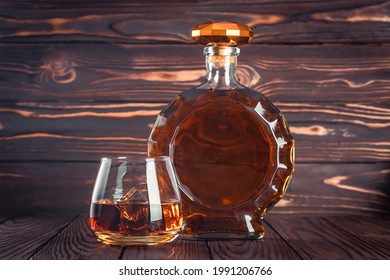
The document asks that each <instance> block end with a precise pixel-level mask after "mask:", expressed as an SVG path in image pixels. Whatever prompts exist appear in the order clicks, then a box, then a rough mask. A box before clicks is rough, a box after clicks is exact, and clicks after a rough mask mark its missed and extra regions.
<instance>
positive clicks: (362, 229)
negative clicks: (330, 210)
mask: <svg viewBox="0 0 390 280" xmlns="http://www.w3.org/2000/svg"><path fill="white" fill-rule="evenodd" d="M326 220H327V221H328V222H329V223H331V224H333V225H334V226H335V227H337V228H340V229H341V230H343V231H345V232H347V233H349V234H351V235H353V236H355V237H356V238H358V239H359V240H360V241H361V242H365V243H367V244H369V245H370V246H372V247H373V248H377V249H378V251H381V252H382V253H384V254H386V255H387V257H388V258H390V219H389V216H388V215H385V216H383V217H380V216H376V217H371V216H350V217H347V216H343V217H327V218H326Z"/></svg>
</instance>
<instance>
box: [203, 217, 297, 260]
mask: <svg viewBox="0 0 390 280" xmlns="http://www.w3.org/2000/svg"><path fill="white" fill-rule="evenodd" d="M264 228H265V236H264V237H263V239H261V240H218V241H217V240H216V241H208V242H207V243H208V246H209V247H210V253H211V257H212V259H219V260H221V259H222V260H226V259H228V260H236V259H240V260H295V259H301V257H300V256H299V255H298V254H297V253H296V252H295V251H294V250H293V249H292V248H291V247H290V246H289V245H288V243H287V242H286V241H284V240H283V239H282V238H281V237H280V236H279V235H278V234H277V233H276V232H275V231H274V230H273V229H272V228H270V227H269V226H268V225H267V224H264Z"/></svg>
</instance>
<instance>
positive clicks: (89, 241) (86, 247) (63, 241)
mask: <svg viewBox="0 0 390 280" xmlns="http://www.w3.org/2000/svg"><path fill="white" fill-rule="evenodd" d="M59 217H60V216H59ZM121 253H122V248H121V247H119V246H107V245H104V244H103V243H101V242H99V241H98V240H97V238H96V237H95V236H94V235H93V233H92V232H91V230H90V229H89V226H88V221H87V217H86V216H85V215H83V216H79V217H78V218H77V219H75V220H74V221H72V223H70V224H69V225H68V226H67V227H66V228H65V229H64V230H63V231H62V232H60V233H59V234H57V235H56V236H55V237H54V238H52V239H51V240H50V242H48V243H47V244H45V246H43V247H42V248H41V249H40V250H39V251H38V252H36V253H35V254H34V255H33V256H32V257H31V259H34V260H41V259H42V260H45V259H46V260H47V259H49V260H74V259H86V260H91V259H92V260H98V259H99V260H101V259H104V260H108V259H119V258H120V256H121Z"/></svg>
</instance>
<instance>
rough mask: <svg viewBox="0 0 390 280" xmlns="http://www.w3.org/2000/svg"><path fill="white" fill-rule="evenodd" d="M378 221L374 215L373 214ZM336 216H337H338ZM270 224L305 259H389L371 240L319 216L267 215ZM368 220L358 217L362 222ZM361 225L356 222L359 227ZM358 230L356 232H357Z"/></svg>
mask: <svg viewBox="0 0 390 280" xmlns="http://www.w3.org/2000/svg"><path fill="white" fill-rule="evenodd" d="M371 218H372V219H373V220H374V221H375V217H371ZM335 219H337V218H335ZM267 221H268V223H269V224H270V226H271V227H272V228H274V229H275V230H276V231H277V232H278V233H279V234H280V235H281V237H282V238H284V239H285V240H286V241H287V242H288V243H289V244H290V246H291V247H292V248H294V250H295V251H296V252H298V253H299V255H301V256H303V258H304V259H388V258H389V257H390V252H389V251H387V252H383V249H379V248H378V247H376V246H373V244H372V243H370V242H366V241H364V240H361V239H359V238H357V237H356V236H355V235H353V234H350V233H348V232H346V231H344V230H341V229H340V228H338V227H335V226H334V225H333V223H330V222H329V221H328V220H327V218H323V219H320V218H319V217H299V216H291V217H288V218H286V217H278V216H277V215H276V216H275V215H273V216H271V215H270V217H268V218H267ZM361 223H362V224H364V223H367V221H366V220H359V224H361ZM358 226H359V225H356V224H355V225H354V227H355V228H356V227H358ZM354 233H355V232H354Z"/></svg>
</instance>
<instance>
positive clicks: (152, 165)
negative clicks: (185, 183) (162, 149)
mask: <svg viewBox="0 0 390 280" xmlns="http://www.w3.org/2000/svg"><path fill="white" fill-rule="evenodd" d="M182 222H183V218H182V210H181V198H180V192H179V189H178V186H177V183H176V176H175V173H174V170H173V168H172V165H171V162H170V160H169V158H168V157H154V158H146V161H145V162H139V161H138V162H134V161H132V160H131V159H130V158H127V157H118V158H107V157H104V158H102V159H101V162H100V167H99V170H98V174H97V177H96V181H95V186H94V188H93V193H92V198H91V207H90V217H89V224H90V228H91V229H92V231H93V232H94V234H95V235H96V236H97V238H98V240H100V241H101V242H103V243H105V244H109V245H120V246H132V245H146V246H147V245H157V244H163V243H168V242H171V241H173V240H174V239H175V238H177V237H178V234H179V232H180V228H181V226H182Z"/></svg>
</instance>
